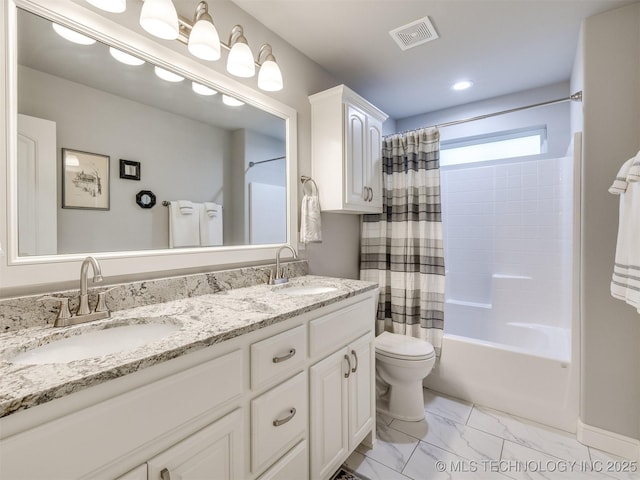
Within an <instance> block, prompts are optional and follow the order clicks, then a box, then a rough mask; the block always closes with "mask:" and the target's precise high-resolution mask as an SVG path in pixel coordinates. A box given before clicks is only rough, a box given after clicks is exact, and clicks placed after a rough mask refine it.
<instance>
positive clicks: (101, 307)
mask: <svg viewBox="0 0 640 480" xmlns="http://www.w3.org/2000/svg"><path fill="white" fill-rule="evenodd" d="M114 288H116V287H113V288H110V289H109V290H105V291H104V292H100V293H98V302H97V303H96V309H95V312H96V313H99V312H109V307H107V293H109V292H110V291H111V290H113V289H114Z"/></svg>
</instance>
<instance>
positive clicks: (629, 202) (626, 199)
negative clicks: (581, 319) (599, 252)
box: [609, 156, 640, 313]
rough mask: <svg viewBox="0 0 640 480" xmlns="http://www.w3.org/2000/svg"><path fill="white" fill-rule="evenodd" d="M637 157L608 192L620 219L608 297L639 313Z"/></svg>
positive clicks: (639, 186) (627, 165)
mask: <svg viewBox="0 0 640 480" xmlns="http://www.w3.org/2000/svg"><path fill="white" fill-rule="evenodd" d="M636 160H640V158H639V157H638V156H636V157H634V158H632V159H630V160H627V161H626V162H625V164H624V165H623V166H622V168H621V169H620V171H619V172H618V175H616V180H615V181H614V184H613V185H612V186H611V188H610V189H609V191H610V192H611V193H614V194H616V195H620V215H619V222H618V240H617V244H616V256H615V265H614V268H613V276H612V278H611V295H612V296H613V297H615V298H618V299H620V300H623V301H625V302H627V303H628V304H629V305H632V306H634V307H635V308H636V309H637V310H638V313H640V182H639V181H638V179H637V177H636V176H635V174H634V173H633V172H634V171H633V168H634V162H636Z"/></svg>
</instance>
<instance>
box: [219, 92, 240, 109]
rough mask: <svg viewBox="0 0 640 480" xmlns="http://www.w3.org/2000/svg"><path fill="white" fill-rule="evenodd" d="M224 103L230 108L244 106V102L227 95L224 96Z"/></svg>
mask: <svg viewBox="0 0 640 480" xmlns="http://www.w3.org/2000/svg"><path fill="white" fill-rule="evenodd" d="M222 103H224V104H225V105H229V106H230V107H239V106H241V105H244V102H241V101H240V100H238V99H237V98H233V97H230V96H229V95H225V94H222Z"/></svg>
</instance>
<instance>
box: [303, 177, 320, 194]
mask: <svg viewBox="0 0 640 480" xmlns="http://www.w3.org/2000/svg"><path fill="white" fill-rule="evenodd" d="M300 181H301V182H302V193H304V194H305V195H306V194H307V192H306V190H305V187H306V186H307V184H308V183H311V195H318V184H317V183H316V182H315V181H314V180H313V178H311V177H307V176H304V175H303V176H302V177H300ZM314 189H315V193H314Z"/></svg>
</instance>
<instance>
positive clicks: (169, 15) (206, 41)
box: [87, 0, 283, 92]
mask: <svg viewBox="0 0 640 480" xmlns="http://www.w3.org/2000/svg"><path fill="white" fill-rule="evenodd" d="M87 1H89V2H90V3H91V2H94V1H95V2H99V3H105V2H109V1H110V0H87ZM118 1H126V0H118ZM142 1H143V2H144V4H143V5H142V11H141V12H140V25H141V26H142V28H144V29H145V30H146V31H147V32H149V33H150V34H151V35H154V36H156V37H159V38H162V39H166V40H178V41H179V42H181V43H184V44H185V45H186V46H187V49H188V50H189V52H190V53H191V54H192V55H193V56H194V57H197V58H200V59H202V60H208V61H215V60H218V59H220V57H221V51H222V48H224V49H225V50H227V51H228V52H229V54H228V56H227V72H229V73H230V74H231V75H235V76H236V77H242V78H250V77H253V76H254V75H255V74H256V67H259V68H260V72H259V75H258V88H260V89H261V90H265V91H269V92H276V91H279V90H282V88H283V81H282V72H281V71H280V67H279V66H278V64H277V63H276V59H275V57H274V55H273V51H272V49H271V46H270V45H269V44H267V43H265V44H263V45H262V47H261V48H260V53H259V54H258V59H257V60H256V61H254V59H253V53H252V52H251V48H250V47H249V44H248V42H247V39H246V37H245V36H244V29H243V28H242V25H235V26H234V27H233V28H232V29H231V34H230V35H229V43H228V44H226V43H224V42H221V41H220V36H219V34H218V31H217V29H216V27H215V25H214V23H213V18H212V17H211V15H210V14H209V5H208V4H207V2H206V1H204V0H201V1H200V2H199V3H198V5H197V6H196V11H195V14H194V15H193V23H191V21H190V20H188V19H186V18H184V17H182V16H178V13H177V11H176V8H175V6H174V5H173V1H172V0H142ZM92 4H93V3H92Z"/></svg>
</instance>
